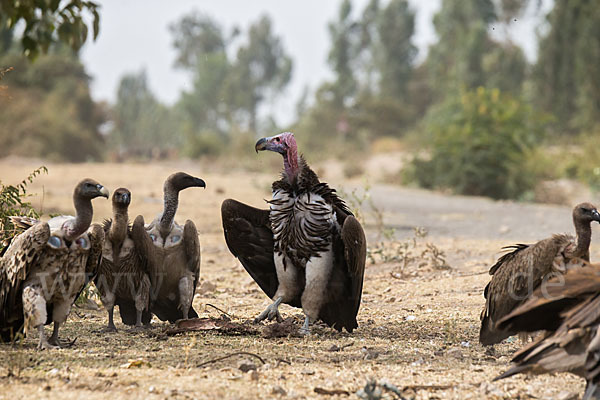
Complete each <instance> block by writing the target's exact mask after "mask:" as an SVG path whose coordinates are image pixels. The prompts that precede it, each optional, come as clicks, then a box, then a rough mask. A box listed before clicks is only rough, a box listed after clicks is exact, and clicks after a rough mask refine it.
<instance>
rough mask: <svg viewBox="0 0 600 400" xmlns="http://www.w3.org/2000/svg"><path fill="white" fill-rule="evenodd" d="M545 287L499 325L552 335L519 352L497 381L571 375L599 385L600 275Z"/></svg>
mask: <svg viewBox="0 0 600 400" xmlns="http://www.w3.org/2000/svg"><path fill="white" fill-rule="evenodd" d="M545 286H546V288H541V287H540V288H539V289H538V290H536V291H535V293H534V295H533V296H532V298H531V299H530V300H528V301H527V302H525V303H524V304H523V305H521V306H520V307H518V308H517V309H516V310H514V311H513V312H512V313H510V314H509V315H507V316H506V317H505V318H503V319H502V320H501V321H500V322H499V323H498V325H499V327H501V328H503V329H508V330H513V331H531V330H532V329H533V328H532V326H533V327H537V328H539V329H552V330H553V331H549V332H547V333H546V334H545V335H544V336H543V337H540V338H539V339H538V340H536V341H535V342H533V343H531V344H529V345H528V346H526V347H524V348H523V349H521V350H519V351H518V352H517V353H515V355H514V357H513V360H512V361H513V367H512V368H511V369H509V370H508V371H506V372H505V373H503V374H502V375H500V376H498V377H497V378H495V379H502V378H506V377H508V376H511V375H514V374H517V373H520V372H528V371H531V372H535V373H545V372H558V371H571V372H573V373H576V374H578V375H580V376H583V377H585V378H586V379H588V381H590V382H592V383H593V384H596V385H597V383H598V382H599V381H600V379H599V378H600V376H599V375H600V368H599V365H598V364H599V360H600V336H599V335H598V327H599V324H600V270H599V269H598V268H594V267H585V268H581V269H580V270H573V271H570V272H568V273H567V274H566V275H564V277H560V278H555V279H553V280H551V281H549V282H548V285H545ZM528 319H529V320H528ZM588 385H589V382H588Z"/></svg>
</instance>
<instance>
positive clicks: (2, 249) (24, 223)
mask: <svg viewBox="0 0 600 400" xmlns="http://www.w3.org/2000/svg"><path fill="white" fill-rule="evenodd" d="M8 219H9V220H10V222H11V223H12V225H13V230H12V231H8V232H10V233H9V234H8V233H7V232H5V233H7V235H8V236H7V237H5V238H4V240H3V241H2V243H0V257H2V256H4V254H6V251H7V250H8V247H9V246H10V243H11V241H12V240H13V239H14V238H15V237H17V235H20V234H21V233H23V232H25V231H26V230H27V229H29V228H31V227H32V226H34V225H35V224H37V223H38V222H40V221H39V220H37V219H35V218H31V217H21V216H16V215H13V216H9V217H8Z"/></svg>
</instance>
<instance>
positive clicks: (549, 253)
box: [479, 203, 600, 345]
mask: <svg viewBox="0 0 600 400" xmlns="http://www.w3.org/2000/svg"><path fill="white" fill-rule="evenodd" d="M592 221H598V222H600V214H599V213H598V211H597V210H596V207H594V206H593V205H592V204H589V203H582V204H579V205H577V206H575V208H574V209H573V224H574V225H575V232H576V237H573V236H572V235H566V234H563V235H554V236H552V237H551V238H548V239H544V240H541V241H539V242H537V243H535V244H532V245H525V244H517V245H514V246H508V247H506V248H507V249H512V251H511V252H510V253H507V254H505V255H503V256H502V257H500V258H499V259H498V261H497V262H496V264H494V265H493V266H492V267H491V268H490V275H492V279H491V281H490V282H489V283H488V284H487V286H486V287H485V290H484V297H485V299H486V303H485V307H484V309H483V311H482V313H481V330H480V332H479V341H480V342H481V343H482V344H484V345H491V344H494V343H499V342H501V341H502V340H504V339H506V338H507V337H509V336H511V333H509V332H506V331H503V330H502V329H498V328H497V327H496V323H497V322H498V321H499V320H500V319H501V318H503V317H504V316H506V315H508V314H509V313H510V312H511V311H513V310H514V309H515V308H516V307H518V306H519V305H520V304H522V303H523V302H524V301H525V300H527V298H529V296H530V295H531V293H533V291H534V290H535V289H536V288H537V287H538V286H539V285H540V284H541V283H542V282H543V281H544V280H547V279H549V278H551V277H552V276H554V275H556V274H562V273H564V272H566V271H567V270H569V269H572V268H575V267H580V266H582V265H583V262H584V261H589V258H590V256H589V246H590V240H591V236H592V229H591V226H590V224H591V222H592Z"/></svg>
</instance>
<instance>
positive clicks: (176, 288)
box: [138, 172, 206, 322]
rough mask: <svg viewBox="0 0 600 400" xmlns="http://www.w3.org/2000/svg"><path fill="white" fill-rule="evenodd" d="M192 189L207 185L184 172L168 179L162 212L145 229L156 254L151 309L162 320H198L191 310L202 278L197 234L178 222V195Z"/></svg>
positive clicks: (192, 227)
mask: <svg viewBox="0 0 600 400" xmlns="http://www.w3.org/2000/svg"><path fill="white" fill-rule="evenodd" d="M190 187H203V188H205V187H206V183H204V181H203V180H202V179H200V178H196V177H193V176H191V175H188V174H186V173H184V172H177V173H174V174H173V175H171V176H169V177H168V178H167V180H166V181H165V184H164V188H163V189H164V208H163V212H162V214H160V215H159V216H158V217H156V219H154V221H152V222H151V223H150V224H148V225H147V226H146V233H147V235H148V236H147V237H149V239H150V240H151V241H152V243H153V246H152V247H153V253H154V254H153V255H152V257H153V262H151V263H150V281H151V296H150V297H151V298H150V304H151V306H150V310H151V312H152V313H154V314H155V315H156V316H157V317H158V318H159V319H160V320H162V321H169V322H175V321H177V320H178V319H187V318H188V317H189V318H196V317H198V314H197V313H196V311H195V310H194V308H193V307H192V301H193V299H194V293H195V291H196V285H197V283H198V279H199V278H200V241H199V240H198V231H197V230H196V225H194V223H193V222H192V221H190V220H187V221H186V222H185V225H184V226H181V225H179V224H177V223H176V222H175V213H176V212H177V206H178V204H179V192H180V191H182V190H183V189H187V188H190ZM138 218H140V217H138Z"/></svg>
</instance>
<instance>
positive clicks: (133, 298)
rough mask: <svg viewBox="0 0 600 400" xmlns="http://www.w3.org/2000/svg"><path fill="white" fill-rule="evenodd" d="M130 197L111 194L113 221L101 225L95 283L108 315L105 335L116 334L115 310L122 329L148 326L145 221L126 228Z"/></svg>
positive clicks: (122, 191) (120, 191)
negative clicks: (99, 251)
mask: <svg viewBox="0 0 600 400" xmlns="http://www.w3.org/2000/svg"><path fill="white" fill-rule="evenodd" d="M130 202H131V193H130V192H129V190H127V189H125V188H119V189H117V190H115V191H114V193H113V197H112V208H113V218H112V219H108V220H106V221H104V235H105V240H104V248H103V249H102V261H101V262H100V265H99V266H98V273H97V274H96V277H95V278H94V283H95V284H96V287H97V288H98V291H99V292H100V298H101V300H102V303H103V304H104V307H105V308H106V310H107V311H108V326H107V327H106V328H105V330H106V331H109V332H110V331H116V330H117V328H116V327H115V324H114V321H113V310H114V306H115V305H117V306H119V313H120V314H121V320H122V321H123V323H124V324H125V325H135V326H136V327H137V328H139V327H141V326H142V323H144V324H149V323H150V320H151V319H152V314H151V313H150V310H149V299H150V297H149V296H150V276H149V265H148V257H151V256H152V254H153V253H152V249H151V248H150V247H149V246H148V241H147V239H146V237H145V236H146V233H145V230H144V220H143V218H142V217H141V216H140V217H138V218H136V219H135V222H134V223H133V226H131V225H130V224H129V216H128V212H127V210H128V208H129V203H130Z"/></svg>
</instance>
